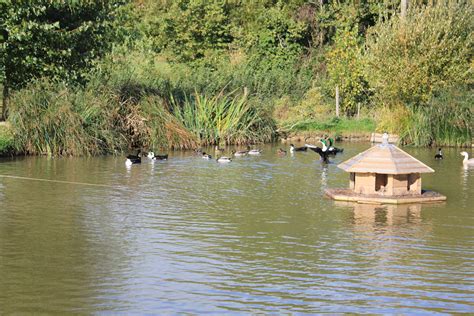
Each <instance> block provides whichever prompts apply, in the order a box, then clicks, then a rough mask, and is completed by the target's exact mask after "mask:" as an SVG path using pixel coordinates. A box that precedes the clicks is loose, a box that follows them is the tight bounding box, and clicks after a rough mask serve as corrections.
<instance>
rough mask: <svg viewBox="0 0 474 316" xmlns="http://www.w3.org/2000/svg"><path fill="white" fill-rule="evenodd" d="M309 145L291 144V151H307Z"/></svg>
mask: <svg viewBox="0 0 474 316" xmlns="http://www.w3.org/2000/svg"><path fill="white" fill-rule="evenodd" d="M307 150H308V147H306V146H303V147H295V145H293V144H291V145H290V152H291V153H294V152H295V151H307Z"/></svg>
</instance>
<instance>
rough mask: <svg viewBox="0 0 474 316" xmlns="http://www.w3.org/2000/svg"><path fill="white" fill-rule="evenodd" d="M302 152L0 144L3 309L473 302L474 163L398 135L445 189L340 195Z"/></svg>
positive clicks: (341, 175) (305, 309)
mask: <svg viewBox="0 0 474 316" xmlns="http://www.w3.org/2000/svg"><path fill="white" fill-rule="evenodd" d="M342 146H343V147H344V148H345V152H344V154H343V155H342V156H338V157H336V158H335V159H333V163H331V164H330V165H328V166H324V165H322V164H321V163H320V162H319V161H318V159H317V156H316V154H314V153H312V152H308V153H298V154H296V155H294V156H290V155H288V156H286V157H278V156H277V155H276V150H277V149H278V147H279V145H275V146H271V145H266V146H264V147H263V149H264V154H263V155H262V156H260V157H245V158H240V159H239V158H236V159H235V160H234V161H233V162H232V163H230V164H227V165H220V164H217V163H216V162H215V161H205V160H203V159H201V158H198V157H196V156H194V155H193V154H192V153H190V152H189V153H186V152H174V153H170V160H169V161H165V162H156V163H150V162H145V163H142V164H141V165H134V166H132V168H130V169H127V168H125V165H124V160H123V157H100V158H75V159H67V158H65V159H48V158H43V157H40V158H35V157H28V158H16V159H3V160H0V175H14V176H20V177H30V178H41V179H54V180H61V181H69V182H80V183H89V184H103V185H105V186H91V185H84V184H69V183H57V182H40V181H31V180H25V179H13V178H2V177H0V313H2V314H5V313H12V312H20V313H29V312H38V313H51V312H60V313H100V312H111V313H116V312H122V313H147V312H148V313H153V312H155V313H156V312H161V313H186V312H189V313H215V314H222V313H240V312H266V313H275V314H279V313H288V312H289V313H318V312H330V313H339V312H367V313H397V314H399V313H416V312H417V313H454V312H473V311H474V234H473V228H474V207H473V205H474V204H473V202H474V197H473V196H474V169H472V170H464V169H463V168H462V164H461V160H462V157H461V156H460V155H459V150H458V149H446V150H445V151H444V154H445V157H446V158H445V160H443V161H435V160H434V158H433V156H434V154H435V150H434V149H431V150H430V149H406V150H407V151H408V152H409V153H411V154H412V155H414V156H415V157H417V158H418V159H420V160H422V161H424V162H425V163H427V164H428V165H430V166H431V167H433V168H434V169H435V170H436V173H434V174H428V175H425V176H424V177H423V187H424V188H426V189H433V190H436V191H439V192H441V193H443V194H445V195H447V197H448V201H447V202H446V203H443V204H431V205H427V204H424V205H409V206H398V207H394V206H391V207H387V206H375V205H358V204H339V203H335V202H334V201H332V200H329V199H327V198H325V197H324V195H323V191H324V189H325V188H328V187H347V186H348V182H349V180H348V179H349V177H348V174H346V173H345V172H344V171H342V170H340V169H338V168H337V163H339V162H341V161H343V160H345V159H348V158H350V157H352V156H353V155H355V154H356V153H358V152H361V151H362V150H365V149H367V148H368V147H369V144H342Z"/></svg>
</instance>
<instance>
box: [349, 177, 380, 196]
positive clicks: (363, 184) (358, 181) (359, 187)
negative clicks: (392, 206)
mask: <svg viewBox="0 0 474 316" xmlns="http://www.w3.org/2000/svg"><path fill="white" fill-rule="evenodd" d="M354 192H355V193H359V194H373V193H375V173H356V175H355V184H354Z"/></svg>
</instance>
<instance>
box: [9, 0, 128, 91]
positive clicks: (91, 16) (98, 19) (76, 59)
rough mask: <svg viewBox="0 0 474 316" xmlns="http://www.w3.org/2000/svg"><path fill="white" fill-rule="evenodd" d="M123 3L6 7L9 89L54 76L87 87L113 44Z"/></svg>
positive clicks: (44, 0)
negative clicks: (87, 75) (88, 77)
mask: <svg viewBox="0 0 474 316" xmlns="http://www.w3.org/2000/svg"><path fill="white" fill-rule="evenodd" d="M120 3H121V2H119V1H96V2H94V1H76V2H66V1H56V2H54V1H47V0H37V1H34V2H33V3H29V2H21V1H12V2H7V3H6V4H3V8H2V9H4V10H3V14H4V16H3V18H2V19H1V20H0V21H1V22H0V23H1V24H0V29H1V30H3V32H0V33H1V34H2V38H3V40H4V42H3V44H2V50H1V62H2V65H3V66H4V74H3V76H4V78H5V80H6V82H7V85H8V86H9V87H11V88H13V89H19V88H21V87H23V86H24V85H25V84H27V83H28V82H29V81H30V80H31V79H34V78H39V77H49V78H52V79H54V80H58V81H65V82H69V83H73V84H76V83H83V82H84V80H85V73H86V72H88V71H89V69H90V68H91V67H92V66H93V62H94V60H96V59H97V58H100V57H101V56H103V55H104V53H105V52H107V50H108V49H109V48H110V46H111V43H112V38H111V35H112V29H111V23H110V21H111V19H112V16H113V12H114V10H115V9H116V6H115V5H117V4H120Z"/></svg>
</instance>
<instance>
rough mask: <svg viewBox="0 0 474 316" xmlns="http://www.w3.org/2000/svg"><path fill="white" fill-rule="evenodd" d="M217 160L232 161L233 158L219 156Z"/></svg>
mask: <svg viewBox="0 0 474 316" xmlns="http://www.w3.org/2000/svg"><path fill="white" fill-rule="evenodd" d="M216 161H217V162H219V163H227V162H231V161H232V159H230V158H229V157H219V158H217V159H216Z"/></svg>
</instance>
